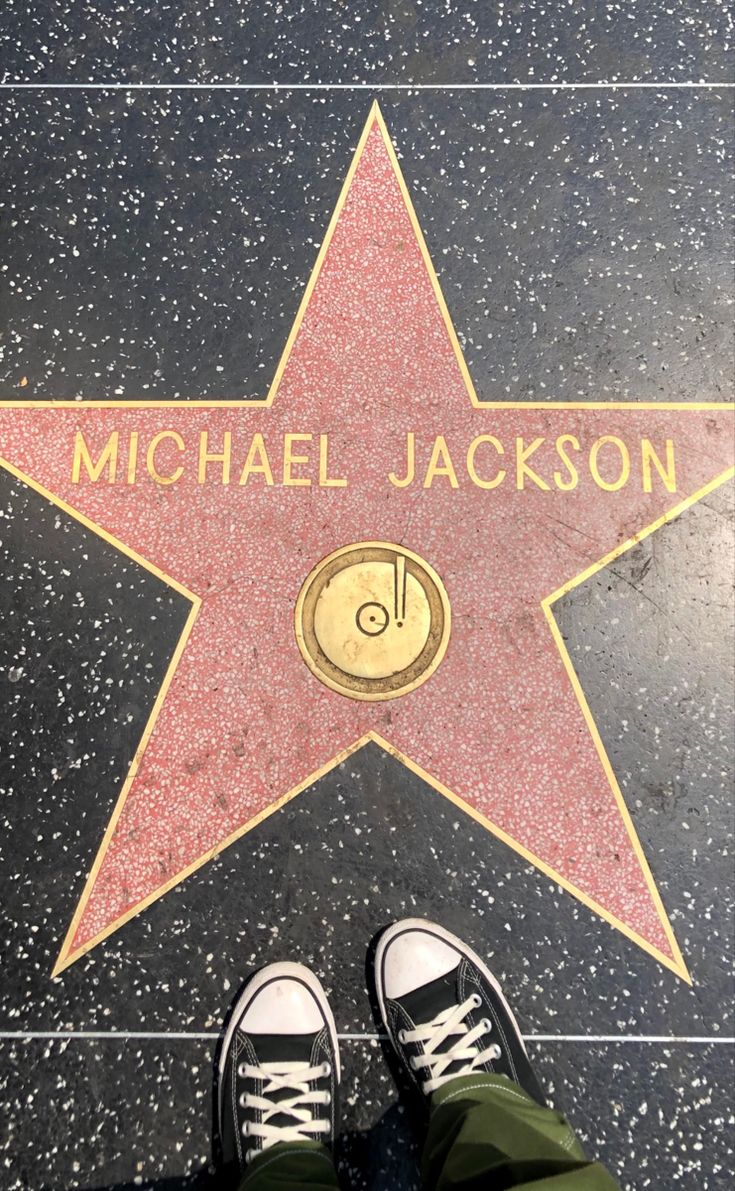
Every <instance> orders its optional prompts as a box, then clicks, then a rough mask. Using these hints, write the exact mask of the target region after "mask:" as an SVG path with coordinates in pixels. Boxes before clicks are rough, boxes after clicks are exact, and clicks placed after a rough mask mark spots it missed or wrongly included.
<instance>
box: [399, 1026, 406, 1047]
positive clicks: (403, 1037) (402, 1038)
mask: <svg viewBox="0 0 735 1191" xmlns="http://www.w3.org/2000/svg"><path fill="white" fill-rule="evenodd" d="M398 1041H399V1042H400V1044H401V1046H405V1043H406V1031H405V1030H399V1031H398Z"/></svg>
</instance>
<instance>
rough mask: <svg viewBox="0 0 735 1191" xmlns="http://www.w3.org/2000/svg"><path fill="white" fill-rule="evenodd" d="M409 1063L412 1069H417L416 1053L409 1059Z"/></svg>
mask: <svg viewBox="0 0 735 1191" xmlns="http://www.w3.org/2000/svg"><path fill="white" fill-rule="evenodd" d="M408 1065H409V1067H410V1068H411V1070H412V1071H415V1070H416V1057H415V1055H414V1056H412V1057H411V1058H410V1059H409V1060H408Z"/></svg>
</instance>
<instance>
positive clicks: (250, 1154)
mask: <svg viewBox="0 0 735 1191" xmlns="http://www.w3.org/2000/svg"><path fill="white" fill-rule="evenodd" d="M254 1157H255V1154H254V1153H253V1151H252V1150H246V1151H245V1165H246V1166H249V1165H250V1163H251V1162H252V1160H253V1158H254Z"/></svg>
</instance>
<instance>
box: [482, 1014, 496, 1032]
mask: <svg viewBox="0 0 735 1191" xmlns="http://www.w3.org/2000/svg"><path fill="white" fill-rule="evenodd" d="M480 1025H481V1026H482V1028H483V1030H484V1031H485V1033H486V1034H489V1033H490V1031H491V1030H492V1028H493V1023H492V1022H491V1021H490V1018H489V1017H483V1019H482V1021H481V1022H480Z"/></svg>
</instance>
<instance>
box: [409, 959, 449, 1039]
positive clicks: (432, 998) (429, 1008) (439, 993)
mask: <svg viewBox="0 0 735 1191" xmlns="http://www.w3.org/2000/svg"><path fill="white" fill-rule="evenodd" d="M398 1000H399V1001H400V1003H401V1005H402V1006H403V1008H404V1009H405V1010H406V1013H408V1015H409V1017H410V1018H411V1019H412V1020H413V1021H415V1022H416V1025H417V1026H420V1025H425V1024H426V1023H427V1022H430V1021H433V1020H434V1018H435V1017H436V1016H437V1014H439V1013H441V1011H442V1010H443V1009H449V1008H450V1006H451V1007H454V1006H455V1005H456V1004H457V969H456V968H454V969H453V971H451V972H447V974H446V976H440V977H439V978H438V979H437V980H432V982H431V984H422V986H421V988H415V989H414V990H413V992H410V993H406V995H405V996H403V997H399V998H398Z"/></svg>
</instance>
